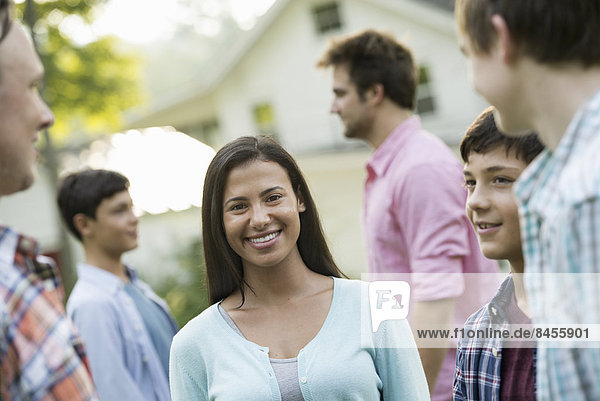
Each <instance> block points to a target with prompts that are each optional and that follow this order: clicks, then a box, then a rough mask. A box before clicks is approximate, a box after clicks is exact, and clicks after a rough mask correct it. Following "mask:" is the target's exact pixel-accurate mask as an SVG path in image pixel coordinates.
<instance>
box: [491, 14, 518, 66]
mask: <svg viewBox="0 0 600 401" xmlns="http://www.w3.org/2000/svg"><path fill="white" fill-rule="evenodd" d="M491 21H492V26H493V27H494V29H495V30H496V34H497V41H498V42H497V43H496V46H498V49H499V50H500V52H501V53H500V56H501V57H502V60H503V61H504V63H506V64H510V63H512V62H513V61H515V59H516V57H517V49H516V47H515V44H514V43H513V41H512V38H511V37H510V31H509V29H508V25H506V21H505V20H504V18H503V17H502V16H501V15H499V14H494V15H492V20H491Z"/></svg>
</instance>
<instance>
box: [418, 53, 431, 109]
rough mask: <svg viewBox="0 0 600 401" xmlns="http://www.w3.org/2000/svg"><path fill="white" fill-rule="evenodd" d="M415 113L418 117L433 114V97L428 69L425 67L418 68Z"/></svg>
mask: <svg viewBox="0 0 600 401" xmlns="http://www.w3.org/2000/svg"><path fill="white" fill-rule="evenodd" d="M416 112H417V114H420V115H424V114H429V113H433V112H435V98H434V96H433V89H432V85H431V79H430V73H429V67H427V66H426V65H420V66H419V84H418V86H417V107H416Z"/></svg>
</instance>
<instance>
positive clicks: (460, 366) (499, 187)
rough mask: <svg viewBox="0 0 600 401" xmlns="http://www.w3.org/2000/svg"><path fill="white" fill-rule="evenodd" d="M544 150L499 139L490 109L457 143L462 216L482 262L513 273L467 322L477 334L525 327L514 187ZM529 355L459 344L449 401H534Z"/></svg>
mask: <svg viewBox="0 0 600 401" xmlns="http://www.w3.org/2000/svg"><path fill="white" fill-rule="evenodd" d="M542 149H543V145H542V144H541V143H540V142H539V140H538V139H537V136H536V135H535V134H530V135H528V136H524V137H520V138H511V137H507V136H505V135H503V134H502V133H500V131H498V129H497V128H496V124H495V122H494V114H493V109H492V108H489V109H487V110H486V111H484V112H483V113H482V114H481V115H480V116H479V117H478V118H477V119H476V120H475V122H474V123H473V125H471V127H470V128H469V129H468V130H467V132H466V134H465V136H464V137H463V139H462V141H461V143H460V154H461V156H462V158H463V161H464V162H465V167H464V175H465V187H466V188H467V203H466V211H467V216H468V217H469V220H470V221H471V224H472V225H473V229H474V230H475V232H476V233H477V238H478V239H479V245H480V247H481V251H482V252H483V254H484V255H485V256H486V257H487V258H490V259H504V260H507V261H508V263H509V265H510V272H511V274H510V275H509V276H508V277H507V278H506V279H505V280H504V282H503V283H502V284H501V286H500V290H499V291H498V293H497V294H496V296H494V298H493V299H492V300H491V301H490V302H489V303H488V304H487V305H485V306H484V307H483V308H481V309H479V310H478V311H477V312H475V313H474V314H473V315H471V316H470V317H469V319H467V322H466V324H465V329H469V330H475V332H477V330H484V329H485V328H488V327H497V326H504V325H508V324H529V323H531V321H530V319H529V316H530V313H529V308H528V306H527V298H526V296H525V290H524V287H523V274H522V273H523V265H524V262H523V252H522V250H521V235H520V229H519V213H518V205H517V200H516V198H515V196H514V193H513V183H514V182H515V181H516V180H517V178H518V177H519V176H520V175H521V172H522V171H523V170H524V169H525V167H527V165H528V164H529V163H530V162H531V161H532V160H533V159H534V158H535V157H536V156H537V155H538V154H539V153H540V152H541V151H542ZM534 353H535V348H532V347H516V346H515V347H513V348H503V347H502V340H501V339H497V338H485V339H478V340H467V339H461V341H459V343H458V348H457V352H456V371H455V373H454V400H455V401H457V400H465V401H466V400H481V401H485V400H490V401H491V400H516V399H518V400H521V401H533V400H535V392H534V379H535V377H534V375H535V370H534V366H535V364H534V360H535V357H534Z"/></svg>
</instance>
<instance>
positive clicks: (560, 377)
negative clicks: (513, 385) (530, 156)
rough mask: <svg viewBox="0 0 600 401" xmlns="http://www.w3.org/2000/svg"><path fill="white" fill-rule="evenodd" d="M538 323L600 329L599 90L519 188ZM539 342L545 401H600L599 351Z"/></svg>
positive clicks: (539, 384)
mask: <svg viewBox="0 0 600 401" xmlns="http://www.w3.org/2000/svg"><path fill="white" fill-rule="evenodd" d="M515 192H516V195H517V198H518V200H519V203H520V207H519V214H520V219H521V237H522V241H523V255H524V258H525V276H524V280H525V288H526V291H527V297H528V300H529V304H530V307H531V312H532V320H533V323H534V324H536V323H537V324H547V325H552V324H600V92H597V93H596V94H595V95H594V96H593V97H592V98H591V99H590V100H589V101H588V102H586V103H585V104H584V105H583V107H581V108H580V110H579V111H578V112H577V114H576V115H575V117H574V118H573V120H572V121H571V123H570V125H569V127H568V128H567V131H566V133H565V135H564V137H563V138H562V140H561V142H560V143H559V145H558V147H557V148H556V150H555V151H554V152H550V151H549V150H545V151H544V152H542V153H541V154H540V156H538V158H536V159H535V160H534V161H533V162H532V163H531V164H530V165H529V167H528V168H527V169H526V170H525V171H524V172H523V173H522V174H521V177H520V178H519V180H518V181H517V183H516V185H515ZM551 347H552V344H549V343H546V342H545V343H540V346H539V349H538V360H537V377H536V383H537V386H536V391H537V399H538V400H563V399H564V400H566V399H568V400H570V401H579V400H581V401H583V400H599V399H600V380H599V379H598V378H599V377H600V348H598V347H595V348H575V347H573V348H565V347H562V348H560V347H554V348H551Z"/></svg>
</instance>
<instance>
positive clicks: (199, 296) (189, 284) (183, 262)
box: [154, 239, 209, 327]
mask: <svg viewBox="0 0 600 401" xmlns="http://www.w3.org/2000/svg"><path fill="white" fill-rule="evenodd" d="M177 260H178V262H179V265H180V266H181V270H180V272H178V273H177V275H176V276H170V277H168V278H167V279H166V280H164V281H162V282H161V283H160V284H159V285H158V286H154V289H155V291H156V293H157V294H158V295H160V296H161V297H163V298H164V299H165V300H166V301H167V303H168V304H169V307H170V308H171V312H172V313H173V316H175V320H177V323H179V325H180V327H183V326H184V325H185V324H186V323H187V322H188V321H189V320H190V319H192V318H194V317H196V316H197V315H198V314H199V313H200V312H202V311H203V310H204V309H206V308H207V307H208V306H209V303H208V291H207V286H206V267H205V265H204V252H203V248H202V241H201V240H199V239H198V240H196V241H193V242H192V243H191V244H189V245H188V247H187V248H185V249H183V250H182V251H181V252H180V253H179V255H178V256H177Z"/></svg>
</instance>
